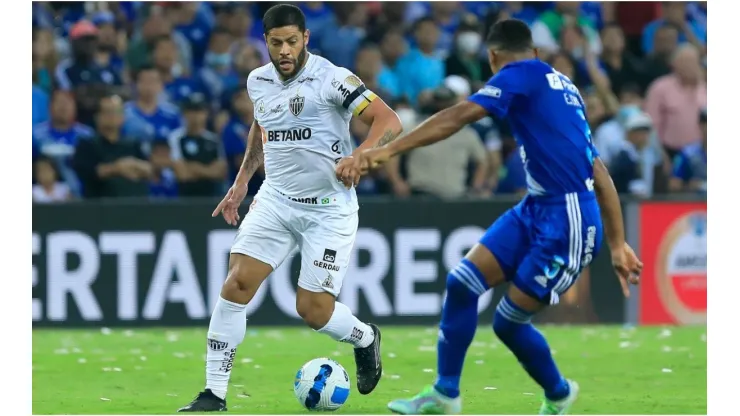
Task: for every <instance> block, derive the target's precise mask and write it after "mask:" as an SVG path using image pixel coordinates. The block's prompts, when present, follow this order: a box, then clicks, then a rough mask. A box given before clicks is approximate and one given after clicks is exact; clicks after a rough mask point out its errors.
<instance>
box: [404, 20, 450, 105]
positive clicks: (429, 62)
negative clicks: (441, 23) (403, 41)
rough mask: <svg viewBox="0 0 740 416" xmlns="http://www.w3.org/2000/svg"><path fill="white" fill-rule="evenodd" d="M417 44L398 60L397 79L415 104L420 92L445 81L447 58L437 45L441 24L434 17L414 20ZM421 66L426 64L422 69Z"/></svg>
mask: <svg viewBox="0 0 740 416" xmlns="http://www.w3.org/2000/svg"><path fill="white" fill-rule="evenodd" d="M413 33H414V40H415V41H416V47H414V48H411V50H409V52H408V53H406V55H404V56H403V57H402V58H401V59H400V60H399V62H398V64H397V65H398V66H397V68H396V71H397V74H398V83H399V86H400V87H401V90H402V91H403V92H404V95H405V96H406V98H407V99H408V100H409V101H410V102H411V103H412V104H416V102H417V98H418V97H419V94H421V93H422V92H423V91H428V92H429V91H431V90H433V89H435V88H437V87H439V86H441V85H442V82H443V81H444V77H445V66H444V60H443V58H442V56H441V55H440V52H439V50H438V49H437V42H438V40H439V36H440V30H439V27H437V24H436V23H435V22H434V20H433V19H432V18H429V17H424V18H421V19H419V20H417V21H416V23H414V30H413ZM419 68H424V70H423V71H420V70H419Z"/></svg>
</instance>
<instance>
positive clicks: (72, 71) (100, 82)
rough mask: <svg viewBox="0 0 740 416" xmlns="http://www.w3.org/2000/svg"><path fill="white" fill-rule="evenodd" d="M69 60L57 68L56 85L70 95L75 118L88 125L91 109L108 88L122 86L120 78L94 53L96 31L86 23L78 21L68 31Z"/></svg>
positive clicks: (91, 120) (90, 121) (92, 113)
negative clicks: (74, 107) (73, 99)
mask: <svg viewBox="0 0 740 416" xmlns="http://www.w3.org/2000/svg"><path fill="white" fill-rule="evenodd" d="M69 37H70V39H71V41H72V57H71V58H69V59H65V60H64V61H62V62H60V63H59V64H58V65H57V68H56V71H55V80H56V84H57V86H58V87H59V88H60V89H63V90H65V91H71V92H73V93H74V96H75V99H76V101H77V116H78V118H79V120H80V121H81V122H82V123H85V124H92V123H93V118H94V117H93V115H94V112H95V106H96V105H97V103H98V101H99V99H100V97H101V96H103V95H105V94H106V93H108V92H109V91H110V88H108V87H109V86H121V85H123V79H122V78H121V75H120V74H119V73H118V72H117V71H116V70H115V68H113V67H112V66H111V65H110V63H109V62H105V60H104V55H105V54H101V53H100V52H99V49H98V28H97V27H95V25H93V24H92V23H91V22H90V21H88V20H80V21H79V22H77V23H75V24H74V26H72V29H71V30H70V33H69Z"/></svg>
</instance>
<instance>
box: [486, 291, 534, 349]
mask: <svg viewBox="0 0 740 416" xmlns="http://www.w3.org/2000/svg"><path fill="white" fill-rule="evenodd" d="M531 321H532V314H531V313H529V312H526V311H525V310H524V309H522V308H520V307H519V306H517V305H516V304H515V303H513V302H512V301H511V299H509V296H508V295H507V296H504V297H503V298H501V301H500V302H499V303H498V306H497V307H496V314H495V315H494V317H493V332H495V333H496V336H498V337H499V338H502V339H503V338H506V337H507V336H509V334H511V333H512V332H514V331H516V330H517V329H518V328H520V327H521V326H522V325H529V324H530V323H531Z"/></svg>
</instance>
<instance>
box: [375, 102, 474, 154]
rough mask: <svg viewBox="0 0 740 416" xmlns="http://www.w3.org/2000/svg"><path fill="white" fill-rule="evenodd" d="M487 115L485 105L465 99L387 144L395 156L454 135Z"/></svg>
mask: <svg viewBox="0 0 740 416" xmlns="http://www.w3.org/2000/svg"><path fill="white" fill-rule="evenodd" d="M486 115H487V113H486V110H485V109H484V108H483V107H481V106H479V105H478V104H475V103H472V102H470V101H463V102H461V103H458V104H456V105H454V106H452V107H450V108H447V109H445V110H442V111H440V112H439V113H437V114H435V115H433V116H431V117H429V118H428V119H427V120H426V121H424V122H423V123H421V124H420V125H419V126H418V127H416V128H415V129H414V130H412V131H411V132H410V133H409V134H407V135H406V136H404V137H403V138H401V139H399V140H396V141H393V142H391V143H390V144H387V145H385V146H386V148H387V149H388V150H390V151H391V153H392V155H393V156H395V155H398V154H400V153H405V152H408V151H409V150H411V149H416V148H417V147H423V146H429V145H430V144H434V143H437V142H439V141H442V140H444V139H446V138H448V137H450V136H452V135H453V134H455V133H456V132H457V131H458V130H460V129H461V128H463V127H464V126H465V125H467V124H470V123H473V122H476V121H478V120H480V119H482V118H483V117H485V116H486Z"/></svg>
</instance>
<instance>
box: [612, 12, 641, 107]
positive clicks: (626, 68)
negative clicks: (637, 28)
mask: <svg viewBox="0 0 740 416" xmlns="http://www.w3.org/2000/svg"><path fill="white" fill-rule="evenodd" d="M601 44H602V45H603V49H602V51H601V66H602V67H603V68H604V71H605V72H606V75H607V76H608V77H609V83H610V84H611V88H612V90H613V91H614V92H615V93H619V92H620V91H622V88H623V87H624V85H625V84H627V83H630V82H635V81H636V80H642V79H643V78H644V76H645V75H644V71H643V67H642V65H641V63H640V62H639V61H638V59H637V57H635V56H634V55H632V53H631V52H629V51H627V50H626V49H625V46H626V44H625V38H624V32H623V31H622V28H621V27H619V25H617V24H613V23H612V24H608V25H606V26H604V28H603V29H602V30H601Z"/></svg>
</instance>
